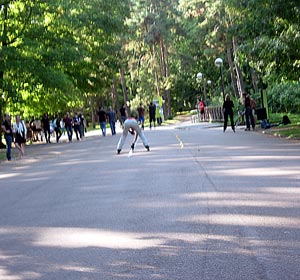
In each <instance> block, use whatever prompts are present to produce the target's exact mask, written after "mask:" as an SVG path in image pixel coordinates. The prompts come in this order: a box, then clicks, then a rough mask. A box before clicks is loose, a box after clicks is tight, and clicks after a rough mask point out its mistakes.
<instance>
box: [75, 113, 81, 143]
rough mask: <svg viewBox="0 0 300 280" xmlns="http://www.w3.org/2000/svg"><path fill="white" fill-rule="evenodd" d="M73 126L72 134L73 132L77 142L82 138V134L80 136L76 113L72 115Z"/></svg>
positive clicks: (78, 120)
mask: <svg viewBox="0 0 300 280" xmlns="http://www.w3.org/2000/svg"><path fill="white" fill-rule="evenodd" d="M73 125H74V132H75V135H76V138H77V140H78V141H79V140H80V139H81V138H82V134H81V130H80V118H79V117H78V114H77V113H75V114H74V117H73Z"/></svg>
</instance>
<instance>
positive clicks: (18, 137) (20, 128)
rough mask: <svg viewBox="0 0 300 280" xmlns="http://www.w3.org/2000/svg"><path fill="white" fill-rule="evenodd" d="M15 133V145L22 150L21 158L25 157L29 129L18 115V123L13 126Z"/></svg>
mask: <svg viewBox="0 0 300 280" xmlns="http://www.w3.org/2000/svg"><path fill="white" fill-rule="evenodd" d="M13 133H15V145H16V147H17V148H18V149H19V150H20V152H21V156H24V155H25V143H26V136H27V129H26V125H25V123H24V121H21V119H20V116H19V115H16V122H15V123H14V125H13Z"/></svg>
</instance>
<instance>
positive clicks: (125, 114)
mask: <svg viewBox="0 0 300 280" xmlns="http://www.w3.org/2000/svg"><path fill="white" fill-rule="evenodd" d="M120 115H121V125H122V126H123V125H124V122H125V121H126V119H127V113H126V107H125V104H123V105H122V107H121V108H120Z"/></svg>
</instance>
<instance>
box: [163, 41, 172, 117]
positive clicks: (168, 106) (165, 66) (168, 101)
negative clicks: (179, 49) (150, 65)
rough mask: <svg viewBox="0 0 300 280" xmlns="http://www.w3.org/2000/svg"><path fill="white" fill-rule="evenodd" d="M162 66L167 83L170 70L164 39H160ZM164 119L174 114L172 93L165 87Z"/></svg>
mask: <svg viewBox="0 0 300 280" xmlns="http://www.w3.org/2000/svg"><path fill="white" fill-rule="evenodd" d="M160 64H161V73H162V77H163V80H164V81H166V80H167V79H168V77H169V68H168V51H167V49H166V47H165V44H164V41H163V38H162V37H160ZM163 109H164V117H165V118H169V117H170V116H171V114H172V112H171V92H170V90H169V89H166V88H165V86H164V103H163Z"/></svg>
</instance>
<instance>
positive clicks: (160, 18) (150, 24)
mask: <svg viewBox="0 0 300 280" xmlns="http://www.w3.org/2000/svg"><path fill="white" fill-rule="evenodd" d="M299 22H300V4H299V1H298V0H289V1H285V2H284V4H283V2H282V1H281V0H243V1H240V0H165V1H160V0H131V1H130V0H127V1H119V0H111V1H106V0H89V1H87V0H80V1H79V0H73V1H70V0H47V1H45V0H25V1H23V0H22V1H20V0H19V1H18V0H14V1H13V0H2V1H1V0H0V91H1V97H2V98H1V104H0V108H1V109H2V112H3V111H9V112H11V113H22V114H23V117H25V118H28V117H29V116H30V115H41V114H42V113H43V112H48V113H50V114H54V113H55V112H58V111H60V112H65V111H66V110H81V111H86V112H87V113H89V114H90V115H91V116H92V115H94V113H93V112H94V110H95V109H96V108H97V106H98V105H99V104H103V105H104V106H108V105H110V104H113V106H114V107H115V108H116V109H118V107H119V106H120V104H121V103H123V102H125V103H126V105H127V106H131V108H132V109H134V108H135V107H136V106H137V104H138V103H140V102H142V103H143V104H144V105H145V106H146V105H147V104H148V103H149V102H150V100H153V99H159V98H163V100H164V112H165V116H166V117H169V116H171V115H172V114H173V113H174V112H176V111H178V110H186V109H192V108H193V107H194V106H195V102H196V97H197V95H200V96H201V97H202V98H205V99H206V101H207V102H208V103H209V104H220V103H221V102H222V93H221V91H222V90H221V89H222V87H221V81H220V72H219V69H218V68H217V67H216V66H215V64H214V61H215V59H216V58H217V57H221V58H222V59H223V61H224V63H223V66H222V70H221V71H222V74H223V76H224V89H225V92H230V93H231V94H232V95H233V96H234V97H235V98H236V99H239V98H240V96H241V94H242V93H243V92H244V91H248V92H250V93H253V94H254V95H255V96H260V92H261V91H263V90H266V91H267V93H268V97H269V105H270V108H272V109H273V110H275V111H293V112H299V104H300V101H299V77H300V25H299ZM198 72H201V73H202V74H203V79H202V80H201V81H197V80H196V74H197V73H198ZM208 80H211V81H212V83H211V85H208V84H207V81H208ZM204 93H205V94H204ZM291 99H292V100H293V102H291ZM291 103H293V104H291Z"/></svg>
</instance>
